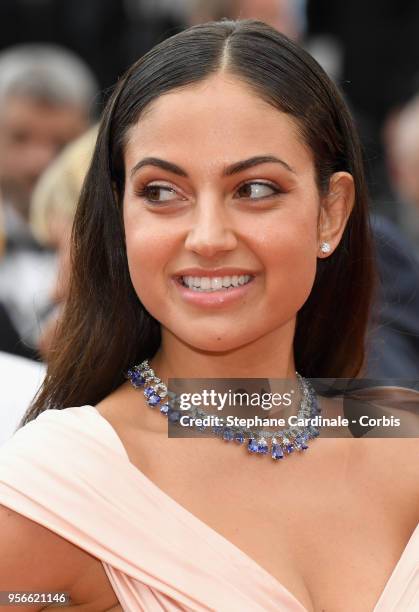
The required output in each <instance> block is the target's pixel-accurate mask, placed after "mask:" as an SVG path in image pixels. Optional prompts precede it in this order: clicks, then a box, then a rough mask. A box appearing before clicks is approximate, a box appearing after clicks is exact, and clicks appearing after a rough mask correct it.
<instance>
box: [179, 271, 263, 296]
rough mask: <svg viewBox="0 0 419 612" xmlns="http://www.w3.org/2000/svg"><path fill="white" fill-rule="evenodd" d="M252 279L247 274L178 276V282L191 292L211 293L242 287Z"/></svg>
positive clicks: (252, 277)
mask: <svg viewBox="0 0 419 612" xmlns="http://www.w3.org/2000/svg"><path fill="white" fill-rule="evenodd" d="M253 279H254V276H251V275H249V274H243V275H240V276H238V275H234V276H180V277H178V282H179V283H180V284H181V285H183V286H184V287H186V288H187V289H190V290H191V291H196V292H201V293H203V292H205V293H213V292H215V291H226V290H233V289H237V288H238V287H243V285H247V284H248V283H250V282H251V281H252V280H253Z"/></svg>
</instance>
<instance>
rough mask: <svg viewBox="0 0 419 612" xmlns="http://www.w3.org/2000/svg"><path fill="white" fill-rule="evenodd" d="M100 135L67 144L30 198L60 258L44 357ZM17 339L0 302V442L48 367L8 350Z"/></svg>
mask: <svg viewBox="0 0 419 612" xmlns="http://www.w3.org/2000/svg"><path fill="white" fill-rule="evenodd" d="M96 135H97V127H96V126H94V127H93V128H91V129H90V130H88V131H87V132H86V133H85V134H83V135H82V136H81V137H80V138H78V139H76V140H75V141H74V142H73V143H71V144H69V145H67V146H66V147H65V149H64V150H63V151H62V152H61V153H60V154H59V155H58V156H57V158H56V159H55V160H54V161H53V162H52V163H51V164H50V165H49V166H48V168H47V169H46V171H45V172H44V173H43V174H42V176H41V178H40V179H39V181H38V183H37V185H36V187H35V190H34V192H33V195H32V197H31V203H30V210H29V221H30V227H31V229H32V232H33V235H34V236H35V237H36V239H37V240H38V242H39V244H40V245H43V246H45V247H49V248H53V249H54V250H56V252H57V259H58V266H57V275H56V276H55V278H54V282H53V284H52V290H51V292H50V294H49V296H48V297H49V300H50V302H51V306H52V308H51V311H50V313H49V315H48V316H47V317H46V318H45V320H44V321H43V322H42V325H41V327H40V333H39V337H38V341H37V350H38V352H39V354H40V356H41V357H42V359H43V360H44V361H45V362H46V361H48V356H49V353H50V351H51V350H52V347H53V340H54V332H55V328H56V324H57V320H58V317H59V315H60V313H61V308H62V304H63V302H64V300H65V299H66V294H67V289H68V282H69V278H70V258H69V241H70V234H71V227H72V224H73V219H74V214H75V210H76V206H77V201H78V198H79V195H80V191H81V188H82V184H83V181H84V177H85V175H86V172H87V169H88V167H89V164H90V159H91V156H92V153H93V147H94V144H95V141H96ZM0 265H1V262H0ZM18 340H19V338H18V336H17V335H16V333H14V332H13V330H12V329H11V325H10V321H9V319H8V317H7V315H6V313H5V312H4V310H3V311H2V308H1V306H0V383H1V397H0V445H1V444H2V443H3V442H5V441H6V440H7V439H8V438H10V437H11V436H12V434H13V433H14V431H15V430H16V427H17V426H18V423H19V422H20V419H21V418H22V416H23V414H24V413H25V411H26V410H27V408H28V407H29V404H30V402H31V401H32V399H33V397H34V396H35V394H36V392H37V390H38V389H39V387H40V385H41V383H42V380H43V378H44V376H45V371H46V368H45V366H44V365H43V364H41V363H39V362H35V361H33V360H29V359H25V358H22V357H18V356H16V355H12V354H10V352H13V351H10V348H13V346H14V344H16V343H17V342H18ZM13 343H14V344H13ZM4 351H8V352H4Z"/></svg>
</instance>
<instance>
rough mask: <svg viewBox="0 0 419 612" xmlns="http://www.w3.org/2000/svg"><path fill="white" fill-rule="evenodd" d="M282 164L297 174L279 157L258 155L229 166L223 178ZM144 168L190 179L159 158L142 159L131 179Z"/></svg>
mask: <svg viewBox="0 0 419 612" xmlns="http://www.w3.org/2000/svg"><path fill="white" fill-rule="evenodd" d="M271 163H275V164H281V166H283V167H284V168H286V169H287V170H288V171H289V172H292V173H293V174H295V170H293V168H291V166H289V165H288V164H287V162H285V161H284V160H283V159H280V158H279V157H275V156H273V155H257V156H255V157H249V159H243V160H241V161H238V162H235V163H234V164H231V165H230V166H227V167H226V168H224V170H223V176H232V175H233V174H238V173H239V172H243V171H244V170H247V169H248V168H252V167H253V166H259V165H260V164H271ZM144 166H155V167H157V168H161V169H162V170H167V171H168V172H172V173H173V174H177V175H178V176H184V177H186V178H188V174H187V173H186V172H185V170H183V168H181V167H180V166H178V165H176V164H173V163H172V162H169V161H166V160H165V159H160V158H158V157H145V158H144V159H141V160H140V161H139V162H137V163H136V164H135V166H134V167H133V168H132V170H131V172H130V175H131V178H132V177H133V176H134V174H135V173H136V172H138V170H139V169H140V168H143V167H144Z"/></svg>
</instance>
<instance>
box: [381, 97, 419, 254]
mask: <svg viewBox="0 0 419 612" xmlns="http://www.w3.org/2000/svg"><path fill="white" fill-rule="evenodd" d="M384 141H385V145H386V153H387V167H388V171H389V176H390V181H391V184H392V186H393V189H394V191H395V193H396V195H397V199H398V202H399V206H400V225H401V226H402V228H403V231H404V232H406V234H407V235H408V236H409V238H410V240H411V242H412V244H413V245H414V249H415V252H416V255H417V256H418V257H419V94H416V95H415V96H414V97H413V98H411V99H410V100H409V101H408V103H407V104H406V105H405V106H403V107H402V108H400V109H398V110H397V111H395V112H393V113H391V114H390V116H389V117H388V119H387V121H386V125H385V130H384Z"/></svg>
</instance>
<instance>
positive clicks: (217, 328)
mask: <svg viewBox="0 0 419 612" xmlns="http://www.w3.org/2000/svg"><path fill="white" fill-rule="evenodd" d="M125 167H126V186H125V194H124V224H125V233H126V246H127V254H128V264H129V270H130V275H131V279H132V283H133V285H134V288H135V291H136V293H137V295H138V297H139V299H140V300H141V302H142V303H143V304H144V306H145V308H146V309H147V310H148V312H149V313H150V314H152V315H153V317H155V318H156V319H157V320H158V321H160V323H161V325H162V334H163V336H164V334H171V335H173V336H175V337H176V338H178V339H179V340H180V341H181V342H183V343H187V344H188V345H191V346H193V347H195V348H197V349H200V350H204V351H225V350H232V349H235V348H238V347H240V346H244V345H245V344H247V343H249V342H252V341H255V340H257V339H259V338H261V337H263V336H265V335H266V334H270V333H272V332H275V330H278V332H279V333H280V330H281V328H284V327H287V328H293V325H294V323H295V318H296V314H297V312H298V310H299V309H300V308H301V306H302V305H303V304H304V302H305V301H306V299H307V298H308V296H309V294H310V291H311V288H312V285H313V282H314V277H315V272H316V259H317V257H318V256H319V254H320V250H319V235H318V215H319V207H320V197H319V194H318V190H317V187H316V182H315V171H314V165H313V158H312V154H311V152H310V150H309V149H308V148H307V147H306V146H305V144H304V143H303V141H302V137H301V136H300V135H299V134H298V129H297V124H296V123H295V121H294V120H293V119H292V118H291V117H290V116H288V115H286V114H285V113H282V112H279V111H278V110H277V109H275V108H273V107H272V106H270V105H268V104H267V103H266V102H264V101H263V100H262V99H261V98H259V97H258V96H257V95H256V94H255V93H253V92H252V91H251V90H250V88H248V87H247V86H246V85H245V84H243V83H241V82H240V81H239V80H237V79H235V78H234V77H232V76H229V75H226V74H224V75H221V74H217V75H214V76H211V77H210V78H208V79H207V80H205V81H202V82H200V83H198V84H196V85H190V86H187V87H185V88H183V89H182V90H176V91H173V92H171V93H168V94H165V95H163V96H161V97H160V98H159V99H157V100H156V101H155V102H153V103H152V104H151V105H150V106H149V107H148V108H147V110H146V112H145V113H144V115H143V117H142V118H141V119H140V120H139V122H138V123H137V124H136V125H135V126H134V127H133V128H132V129H131V131H130V133H129V138H128V142H127V145H126V149H125Z"/></svg>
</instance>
